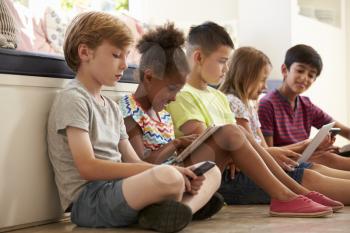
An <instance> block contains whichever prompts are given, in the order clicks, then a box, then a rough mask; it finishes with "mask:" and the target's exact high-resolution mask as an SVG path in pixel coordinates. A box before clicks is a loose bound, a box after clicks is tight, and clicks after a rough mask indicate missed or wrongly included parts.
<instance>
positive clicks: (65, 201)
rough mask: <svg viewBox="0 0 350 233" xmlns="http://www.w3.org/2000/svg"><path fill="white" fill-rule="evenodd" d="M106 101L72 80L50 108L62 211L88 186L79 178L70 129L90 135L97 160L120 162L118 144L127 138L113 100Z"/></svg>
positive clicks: (52, 151)
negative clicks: (99, 101) (102, 103)
mask: <svg viewBox="0 0 350 233" xmlns="http://www.w3.org/2000/svg"><path fill="white" fill-rule="evenodd" d="M103 99H104V105H101V104H100V103H98V102H97V101H96V100H95V98H94V97H93V96H92V95H91V94H90V93H89V92H88V91H87V90H86V89H85V88H84V87H83V86H82V84H81V83H80V82H79V81H78V80H72V81H71V82H70V83H69V85H68V86H67V87H66V88H65V89H64V90H62V91H61V92H59V93H58V94H57V96H56V98H55V100H54V103H53V105H52V107H51V111H50V115H49V119H48V126H47V143H48V151H49V157H50V160H51V163H52V165H53V169H54V173H55V181H56V185H57V187H58V191H59V196H60V200H61V206H62V208H63V210H65V209H66V208H67V207H68V206H69V205H70V203H72V202H73V201H74V200H76V199H77V198H78V196H79V194H80V193H81V191H82V189H83V188H84V185H86V184H87V183H88V181H87V180H84V179H83V178H81V177H80V174H79V172H78V170H77V168H76V166H75V164H74V161H73V157H72V154H71V152H70V150H69V146H68V140H67V135H66V129H67V127H76V128H80V129H83V130H85V131H86V132H88V134H89V137H90V140H91V144H92V147H93V150H94V153H95V157H96V158H98V159H104V160H111V161H113V162H121V154H120V152H119V149H118V144H119V141H120V140H121V139H127V138H128V135H127V133H126V130H125V126H124V121H123V117H122V114H121V112H120V110H119V108H118V106H117V104H116V103H115V102H114V101H113V100H111V99H109V98H108V97H105V96H103ZM101 172H103V171H101Z"/></svg>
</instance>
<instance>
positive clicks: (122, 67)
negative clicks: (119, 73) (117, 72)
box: [119, 57, 128, 70]
mask: <svg viewBox="0 0 350 233" xmlns="http://www.w3.org/2000/svg"><path fill="white" fill-rule="evenodd" d="M119 68H120V69H122V70H125V69H126V68H128V63H127V60H126V57H123V58H122V59H121V63H120V66H119Z"/></svg>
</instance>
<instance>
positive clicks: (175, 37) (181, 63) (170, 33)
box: [136, 23, 189, 81]
mask: <svg viewBox="0 0 350 233" xmlns="http://www.w3.org/2000/svg"><path fill="white" fill-rule="evenodd" d="M184 43H185V38H184V34H183V32H181V31H180V30H178V29H176V28H175V26H174V24H173V23H167V24H165V25H163V26H159V27H156V28H155V29H153V30H150V31H149V32H148V33H146V34H145V35H144V36H143V37H142V38H141V39H140V41H139V42H138V44H137V46H136V47H137V49H138V50H139V52H140V53H141V61H140V78H141V81H142V80H143V75H144V71H145V70H146V69H150V70H152V72H153V74H154V75H155V77H156V78H159V79H162V78H163V77H164V76H166V75H182V76H186V75H187V74H188V73H189V65H188V62H187V60H186V56H185V53H184V51H183V50H182V47H183V45H184Z"/></svg>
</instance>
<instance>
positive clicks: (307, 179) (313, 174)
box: [301, 169, 323, 187]
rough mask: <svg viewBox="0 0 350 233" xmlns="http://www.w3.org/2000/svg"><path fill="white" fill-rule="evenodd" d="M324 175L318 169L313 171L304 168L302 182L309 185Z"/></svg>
mask: <svg viewBox="0 0 350 233" xmlns="http://www.w3.org/2000/svg"><path fill="white" fill-rule="evenodd" d="M322 177H323V175H322V174H320V173H319V172H317V171H313V170H311V169H304V174H303V178H302V180H301V184H302V185H305V186H306V187H309V185H310V184H313V183H315V182H318V181H320V179H322Z"/></svg>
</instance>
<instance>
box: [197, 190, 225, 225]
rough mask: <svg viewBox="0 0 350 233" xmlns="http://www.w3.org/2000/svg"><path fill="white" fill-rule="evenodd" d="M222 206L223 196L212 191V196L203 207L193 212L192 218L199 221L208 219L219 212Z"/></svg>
mask: <svg viewBox="0 0 350 233" xmlns="http://www.w3.org/2000/svg"><path fill="white" fill-rule="evenodd" d="M223 206H224V198H223V196H222V195H221V194H219V193H214V195H213V197H212V198H211V199H210V200H209V201H208V203H207V204H205V205H204V207H202V208H205V209H200V210H198V211H197V212H196V213H194V214H193V216H192V220H194V221H200V220H204V219H208V218H210V217H212V216H213V215H215V214H216V213H217V212H219V211H220V210H221V209H222V207H223Z"/></svg>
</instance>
